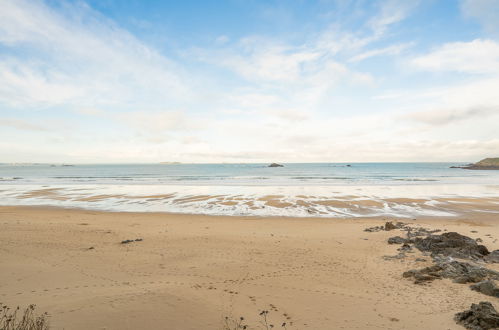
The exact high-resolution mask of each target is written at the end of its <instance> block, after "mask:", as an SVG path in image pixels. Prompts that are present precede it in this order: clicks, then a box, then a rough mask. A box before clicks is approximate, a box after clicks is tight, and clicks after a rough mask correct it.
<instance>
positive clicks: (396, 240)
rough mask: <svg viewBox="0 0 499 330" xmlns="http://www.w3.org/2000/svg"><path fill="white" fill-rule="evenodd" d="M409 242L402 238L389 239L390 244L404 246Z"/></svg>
mask: <svg viewBox="0 0 499 330" xmlns="http://www.w3.org/2000/svg"><path fill="white" fill-rule="evenodd" d="M405 242H407V240H406V239H405V238H403V237H400V236H394V237H390V238H389V239H388V244H404V243H405Z"/></svg>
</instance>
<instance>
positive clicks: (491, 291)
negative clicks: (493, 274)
mask: <svg viewBox="0 0 499 330" xmlns="http://www.w3.org/2000/svg"><path fill="white" fill-rule="evenodd" d="M470 288H471V290H475V291H478V292H481V293H483V294H485V295H487V296H492V297H499V288H498V287H497V285H496V284H495V282H494V281H491V280H485V281H481V282H478V283H476V284H473V285H470Z"/></svg>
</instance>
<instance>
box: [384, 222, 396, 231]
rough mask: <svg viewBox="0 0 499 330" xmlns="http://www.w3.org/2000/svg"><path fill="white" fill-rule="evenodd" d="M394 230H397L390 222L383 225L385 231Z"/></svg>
mask: <svg viewBox="0 0 499 330" xmlns="http://www.w3.org/2000/svg"><path fill="white" fill-rule="evenodd" d="M394 229H397V226H395V225H394V224H393V223H392V222H391V221H388V222H387V223H385V230H386V231H388V230H394Z"/></svg>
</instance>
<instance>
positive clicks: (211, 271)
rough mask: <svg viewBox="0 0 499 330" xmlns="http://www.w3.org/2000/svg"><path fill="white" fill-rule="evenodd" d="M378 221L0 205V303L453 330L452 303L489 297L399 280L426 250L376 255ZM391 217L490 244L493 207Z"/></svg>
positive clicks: (59, 316)
mask: <svg viewBox="0 0 499 330" xmlns="http://www.w3.org/2000/svg"><path fill="white" fill-rule="evenodd" d="M460 205H462V204H460ZM460 207H463V206H460ZM385 220H386V218H381V217H380V218H348V219H346V218H334V219H327V218H277V217H275V218H271V217H266V218H264V217H222V216H201V215H178V214H164V213H111V212H94V211H85V210H73V209H59V208H37V207H0V228H1V230H0V263H1V269H2V271H1V272H0V301H1V302H3V303H5V304H7V305H10V306H17V305H21V306H25V305H28V304H31V303H34V304H36V305H37V310H38V311H40V312H42V311H47V312H48V313H49V314H50V315H51V317H50V320H51V325H52V329H222V324H223V320H224V318H225V317H226V316H227V317H229V319H233V318H239V317H240V316H243V317H245V321H246V323H247V324H249V325H250V326H253V327H254V328H258V321H259V320H260V317H259V315H258V314H259V312H260V311H261V310H268V311H269V320H270V322H271V323H273V324H275V325H276V328H280V325H281V324H282V323H283V322H286V323H287V329H419V328H426V329H463V328H462V327H460V326H458V325H456V324H455V323H454V321H453V315H454V314H455V313H457V312H460V311H463V310H465V309H467V308H469V306H470V304H471V303H476V302H479V301H483V300H487V301H491V302H492V303H495V298H491V297H487V296H484V295H482V294H480V293H477V292H475V291H472V290H470V289H468V287H467V285H463V284H456V283H452V282H451V281H450V280H437V281H434V282H432V283H429V284H427V285H415V284H413V282H412V281H410V280H408V279H405V278H403V277H402V273H403V272H404V271H406V270H409V269H413V268H420V267H423V266H426V265H430V264H431V260H430V258H429V257H424V256H422V255H421V253H419V252H417V253H414V254H410V255H408V257H407V258H406V259H401V260H384V259H383V256H385V255H396V254H397V250H396V249H397V247H398V246H396V245H388V244H387V243H386V240H387V238H388V237H391V236H395V235H398V234H400V233H399V232H398V231H397V230H394V231H390V232H384V231H382V232H376V233H368V232H364V229H365V228H367V227H371V226H376V225H381V224H383V223H384V221H385ZM391 220H393V219H391ZM401 220H402V221H404V222H411V223H413V224H415V225H417V224H421V225H423V226H425V227H427V228H432V229H435V228H438V229H447V230H449V231H457V232H459V233H461V234H464V235H467V236H470V237H473V238H478V237H480V238H482V239H483V244H485V245H486V246H487V247H488V248H489V250H493V249H499V241H498V240H497V239H498V238H499V226H498V225H497V220H498V217H497V215H494V214H479V215H472V214H471V213H470V215H469V216H468V215H467V216H465V217H457V218H456V217H454V218H417V219H415V220H410V221H409V220H407V219H401ZM472 231H477V232H476V233H474V232H472ZM487 234H490V235H491V236H485V235H487ZM136 238H142V239H143V241H137V242H132V243H129V244H120V242H121V241H122V240H126V239H136ZM90 248H92V249H90ZM421 257H422V258H424V259H426V260H427V261H426V262H421V261H416V258H421ZM489 268H493V269H496V270H499V268H498V267H496V266H495V265H492V266H489ZM497 307H499V306H498V305H497V304H496V308H497ZM291 324H292V325H291Z"/></svg>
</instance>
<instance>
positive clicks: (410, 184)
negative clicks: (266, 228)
mask: <svg viewBox="0 0 499 330" xmlns="http://www.w3.org/2000/svg"><path fill="white" fill-rule="evenodd" d="M464 164H465V163H303V164H298V163H289V164H287V163H284V164H283V165H284V166H283V167H269V166H268V165H269V164H176V163H165V164H85V165H80V164H0V205H36V206H57V207H67V208H83V209H90V210H103V211H124V212H168V213H190V214H209V215H228V216H231V215H237V216H292V217H366V216H369V217H370V216H396V217H414V216H421V215H423V216H456V215H460V214H462V213H463V212H464V211H463V210H469V208H465V207H463V204H466V203H469V204H470V205H474V206H472V208H473V210H474V211H478V212H484V213H489V214H494V213H498V211H497V210H498V208H499V171H479V170H465V169H461V168H451V166H456V165H464ZM484 201H485V202H484Z"/></svg>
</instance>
